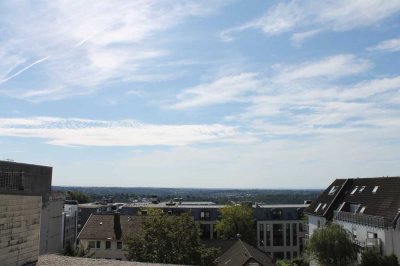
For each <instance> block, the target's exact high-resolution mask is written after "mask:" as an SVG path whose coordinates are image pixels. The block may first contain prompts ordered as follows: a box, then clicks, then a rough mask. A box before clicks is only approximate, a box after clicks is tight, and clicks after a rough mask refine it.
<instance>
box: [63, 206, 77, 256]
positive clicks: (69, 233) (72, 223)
mask: <svg viewBox="0 0 400 266" xmlns="http://www.w3.org/2000/svg"><path fill="white" fill-rule="evenodd" d="M62 215H63V223H62V234H63V235H62V239H63V241H62V245H63V249H64V248H65V247H66V246H67V245H68V244H70V245H72V246H73V247H74V246H75V243H76V238H77V236H78V201H76V200H66V201H65V202H64V211H63V213H62Z"/></svg>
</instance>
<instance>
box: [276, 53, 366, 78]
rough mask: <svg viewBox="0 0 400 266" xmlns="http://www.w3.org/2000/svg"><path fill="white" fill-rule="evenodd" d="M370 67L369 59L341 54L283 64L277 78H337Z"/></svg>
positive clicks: (360, 71) (363, 70)
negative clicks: (297, 63)
mask: <svg viewBox="0 0 400 266" xmlns="http://www.w3.org/2000/svg"><path fill="white" fill-rule="evenodd" d="M370 67H371V63H370V62H369V61H368V60H365V59H361V58H357V57H356V56H354V55H351V54H339V55H334V56H329V57H326V58H322V59H319V60H317V61H312V62H305V63H302V64H299V65H289V66H281V67H280V68H279V74H278V76H277V79H278V80H281V81H292V80H300V79H310V78H319V77H322V78H328V79H335V78H341V77H345V76H352V75H355V74H359V73H362V72H365V71H366V70H368V69H369V68H370Z"/></svg>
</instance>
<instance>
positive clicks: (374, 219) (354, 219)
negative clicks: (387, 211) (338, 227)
mask: <svg viewBox="0 0 400 266" xmlns="http://www.w3.org/2000/svg"><path fill="white" fill-rule="evenodd" d="M333 219H334V220H337V221H344V222H350V223H355V224H361V225H366V226H371V227H378V228H388V227H389V226H390V223H389V222H387V221H386V219H385V218H384V217H381V216H374V215H367V214H361V213H351V212H341V211H334V216H333Z"/></svg>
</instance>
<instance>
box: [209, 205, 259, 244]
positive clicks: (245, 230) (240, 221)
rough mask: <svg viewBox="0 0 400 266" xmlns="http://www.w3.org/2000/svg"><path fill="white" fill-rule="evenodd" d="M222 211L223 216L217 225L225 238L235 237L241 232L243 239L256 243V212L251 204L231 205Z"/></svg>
mask: <svg viewBox="0 0 400 266" xmlns="http://www.w3.org/2000/svg"><path fill="white" fill-rule="evenodd" d="M220 212H221V216H222V218H221V220H219V221H218V222H217V224H216V226H215V227H216V229H217V231H219V232H220V233H221V237H222V238H223V239H233V238H236V237H237V235H238V234H239V235H240V237H241V238H242V239H243V240H245V241H246V242H248V243H252V244H254V242H255V238H254V236H255V223H254V213H253V209H252V208H251V207H250V206H242V205H229V206H226V207H224V208H222V209H221V210H220Z"/></svg>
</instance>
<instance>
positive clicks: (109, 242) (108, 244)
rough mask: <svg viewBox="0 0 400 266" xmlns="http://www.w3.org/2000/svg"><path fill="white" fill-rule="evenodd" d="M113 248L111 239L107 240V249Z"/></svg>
mask: <svg viewBox="0 0 400 266" xmlns="http://www.w3.org/2000/svg"><path fill="white" fill-rule="evenodd" d="M110 248H111V241H106V249H110Z"/></svg>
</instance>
